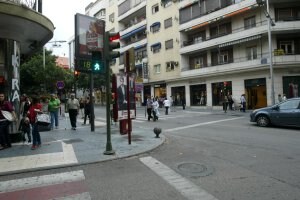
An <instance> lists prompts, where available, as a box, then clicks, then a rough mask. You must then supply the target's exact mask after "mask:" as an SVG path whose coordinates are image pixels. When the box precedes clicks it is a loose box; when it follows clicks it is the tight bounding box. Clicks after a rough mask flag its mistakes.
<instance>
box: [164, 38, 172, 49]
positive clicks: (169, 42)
mask: <svg viewBox="0 0 300 200" xmlns="http://www.w3.org/2000/svg"><path fill="white" fill-rule="evenodd" d="M165 46H166V49H173V39H171V40H167V41H166V42H165Z"/></svg>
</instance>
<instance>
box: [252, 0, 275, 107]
mask: <svg viewBox="0 0 300 200" xmlns="http://www.w3.org/2000/svg"><path fill="white" fill-rule="evenodd" d="M256 3H257V4H258V5H259V6H264V5H265V4H266V5H267V10H263V11H264V13H265V15H266V17H267V18H268V43H269V59H270V62H269V68H270V78H271V101H272V105H274V104H275V89H274V75H273V57H272V35H271V26H275V23H274V22H273V20H272V18H271V16H270V6H269V0H256Z"/></svg>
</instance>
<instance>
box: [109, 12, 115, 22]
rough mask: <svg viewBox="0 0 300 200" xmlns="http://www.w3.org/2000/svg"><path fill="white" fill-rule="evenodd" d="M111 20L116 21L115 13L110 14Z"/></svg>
mask: <svg viewBox="0 0 300 200" xmlns="http://www.w3.org/2000/svg"><path fill="white" fill-rule="evenodd" d="M109 21H110V22H112V23H113V22H114V21H115V14H114V13H112V14H110V15H109Z"/></svg>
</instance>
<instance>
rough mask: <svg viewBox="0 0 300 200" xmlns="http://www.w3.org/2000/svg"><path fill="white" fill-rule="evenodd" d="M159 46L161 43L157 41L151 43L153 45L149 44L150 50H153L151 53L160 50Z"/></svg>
mask: <svg viewBox="0 0 300 200" xmlns="http://www.w3.org/2000/svg"><path fill="white" fill-rule="evenodd" d="M160 48H161V43H160V42H158V43H156V44H153V45H152V46H151V51H153V53H157V52H159V51H160Z"/></svg>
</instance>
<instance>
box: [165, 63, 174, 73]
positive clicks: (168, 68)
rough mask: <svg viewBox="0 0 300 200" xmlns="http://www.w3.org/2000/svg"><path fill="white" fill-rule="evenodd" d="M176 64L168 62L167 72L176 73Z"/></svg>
mask: <svg viewBox="0 0 300 200" xmlns="http://www.w3.org/2000/svg"><path fill="white" fill-rule="evenodd" d="M175 64H176V63H175V62H173V61H171V62H167V63H166V65H167V68H166V71H167V72H170V71H174V70H175Z"/></svg>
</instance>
